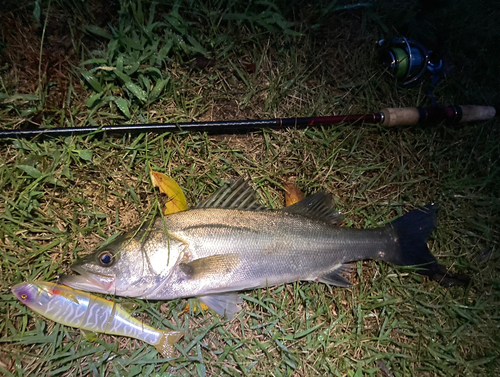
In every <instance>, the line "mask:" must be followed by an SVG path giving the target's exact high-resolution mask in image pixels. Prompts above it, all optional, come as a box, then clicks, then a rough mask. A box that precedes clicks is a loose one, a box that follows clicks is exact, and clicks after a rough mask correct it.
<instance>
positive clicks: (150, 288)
mask: <svg viewBox="0 0 500 377" xmlns="http://www.w3.org/2000/svg"><path fill="white" fill-rule="evenodd" d="M224 195H226V196H227V195H228V194H227V193H225V194H224ZM251 195H253V194H251ZM233 196H234V195H233ZM237 197H238V200H239V201H240V202H241V201H243V202H244V201H245V195H243V194H241V195H239V196H237ZM228 200H229V199H227V200H226V202H227V201H228ZM217 206H221V204H220V201H219V203H215V208H212V207H211V206H206V208H195V209H192V210H188V211H185V212H179V213H175V214H172V215H169V216H165V217H164V218H158V219H157V220H156V221H155V222H154V225H153V226H152V227H151V228H150V229H147V230H144V229H140V230H136V231H135V232H129V233H127V234H126V235H125V236H123V237H122V238H121V239H118V240H116V241H114V242H113V243H111V244H109V245H107V246H106V247H105V248H104V249H102V250H99V251H97V252H96V253H95V254H92V255H90V256H88V257H86V258H84V259H82V260H80V261H77V262H76V263H75V264H74V265H73V270H74V271H76V272H78V273H80V276H66V277H64V278H63V283H64V284H67V285H69V286H72V287H74V288H79V289H84V290H92V291H98V292H105V293H113V294H117V295H122V296H133V297H141V298H148V299H158V300H166V299H174V298H180V297H191V296H197V297H200V299H201V300H202V302H204V303H206V304H207V305H208V306H209V307H211V308H213V309H214V310H216V311H217V312H219V313H220V314H226V315H228V316H230V315H233V314H234V313H236V312H237V310H238V309H239V306H238V305H239V303H240V301H239V300H238V298H237V296H235V295H231V294H227V293H229V292H237V291H241V290H247V289H254V288H263V287H268V286H274V285H278V284H283V283H290V282H294V281H298V280H308V281H319V282H323V283H327V284H332V285H338V286H348V285H349V282H348V281H347V280H346V279H345V278H344V277H343V276H342V274H343V272H345V271H346V269H347V268H348V267H347V265H346V263H348V262H352V261H356V260H361V259H380V260H384V261H388V262H391V263H395V264H399V265H426V266H427V267H425V269H424V273H428V274H430V273H432V271H433V269H434V268H435V266H437V263H436V260H435V258H434V257H433V256H432V254H431V253H430V251H429V250H428V248H427V245H426V239H427V237H428V236H429V234H430V232H431V231H432V229H433V228H434V226H435V219H436V208H435V206H433V205H429V206H426V207H423V208H422V209H420V210H416V211H412V212H410V213H409V214H407V215H405V216H403V217H401V218H400V219H397V220H395V221H394V222H392V223H390V224H388V225H386V226H383V227H380V228H376V229H368V230H357V229H346V228H341V227H339V226H337V224H336V222H338V216H337V215H336V214H335V212H334V210H333V209H332V208H331V202H330V199H329V197H328V196H327V195H326V194H324V193H318V194H315V195H312V196H310V197H308V198H306V199H304V200H303V201H301V202H299V203H297V204H295V205H293V206H290V207H286V208H285V209H283V210H279V211H260V210H258V211H254V210H250V209H248V208H244V206H243V205H241V204H240V205H238V206H236V207H237V208H236V209H235V208H218V207H217ZM222 206H223V207H227V204H224V205H222ZM233 207H234V206H233ZM241 207H243V209H238V208H241Z"/></svg>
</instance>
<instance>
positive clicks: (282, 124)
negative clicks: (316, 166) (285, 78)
mask: <svg viewBox="0 0 500 377" xmlns="http://www.w3.org/2000/svg"><path fill="white" fill-rule="evenodd" d="M495 114H496V110H495V108H494V107H492V106H470V105H466V106H449V107H428V108H422V107H406V108H385V109H382V110H381V111H380V112H378V113H371V114H358V115H333V116H320V117H304V118H274V119H260V120H259V119H255V120H229V121H211V122H182V123H147V124H120V125H109V126H98V127H96V126H84V127H68V128H37V129H24V130H22V129H21V130H18V129H14V130H0V139H6V138H30V137H36V136H70V135H87V134H91V133H101V132H106V133H113V134H125V133H143V132H154V133H163V132H169V131H170V132H173V131H207V132H218V133H225V132H235V131H252V130H257V129H261V128H274V129H279V128H286V127H314V126H323V125H331V124H337V123H358V122H360V123H371V124H382V125H383V126H386V127H395V126H412V125H416V124H419V123H420V124H438V123H441V122H447V123H449V124H456V123H460V122H471V121H480V120H487V119H491V118H493V117H494V116H495Z"/></svg>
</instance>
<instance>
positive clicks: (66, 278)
mask: <svg viewBox="0 0 500 377" xmlns="http://www.w3.org/2000/svg"><path fill="white" fill-rule="evenodd" d="M71 269H72V270H73V272H76V273H77V274H78V275H62V276H61V277H60V278H59V281H60V283H61V284H64V285H67V286H68V287H71V288H74V289H80V290H82V291H87V292H96V293H106V294H115V293H116V285H115V282H116V277H115V276H112V275H104V274H99V273H96V272H89V271H87V270H85V269H84V268H82V267H80V266H73V267H71Z"/></svg>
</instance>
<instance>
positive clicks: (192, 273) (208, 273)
mask: <svg viewBox="0 0 500 377" xmlns="http://www.w3.org/2000/svg"><path fill="white" fill-rule="evenodd" d="M240 263H241V259H240V257H239V255H238V254H217V255H212V256H210V257H206V258H199V259H195V260H193V261H191V262H186V263H184V262H182V263H180V264H179V269H180V270H181V271H182V272H183V273H184V274H185V275H186V278H187V279H196V280H198V279H210V278H214V277H219V278H220V277H221V276H224V275H227V274H230V273H232V272H233V271H234V270H235V269H236V268H237V267H238V266H239V265H240Z"/></svg>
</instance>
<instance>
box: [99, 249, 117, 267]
mask: <svg viewBox="0 0 500 377" xmlns="http://www.w3.org/2000/svg"><path fill="white" fill-rule="evenodd" d="M98 259H99V263H100V264H101V265H102V266H104V267H109V266H111V265H112V264H113V262H114V261H115V258H114V255H113V254H112V253H111V252H110V251H103V252H102V253H101V254H99V258H98Z"/></svg>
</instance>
